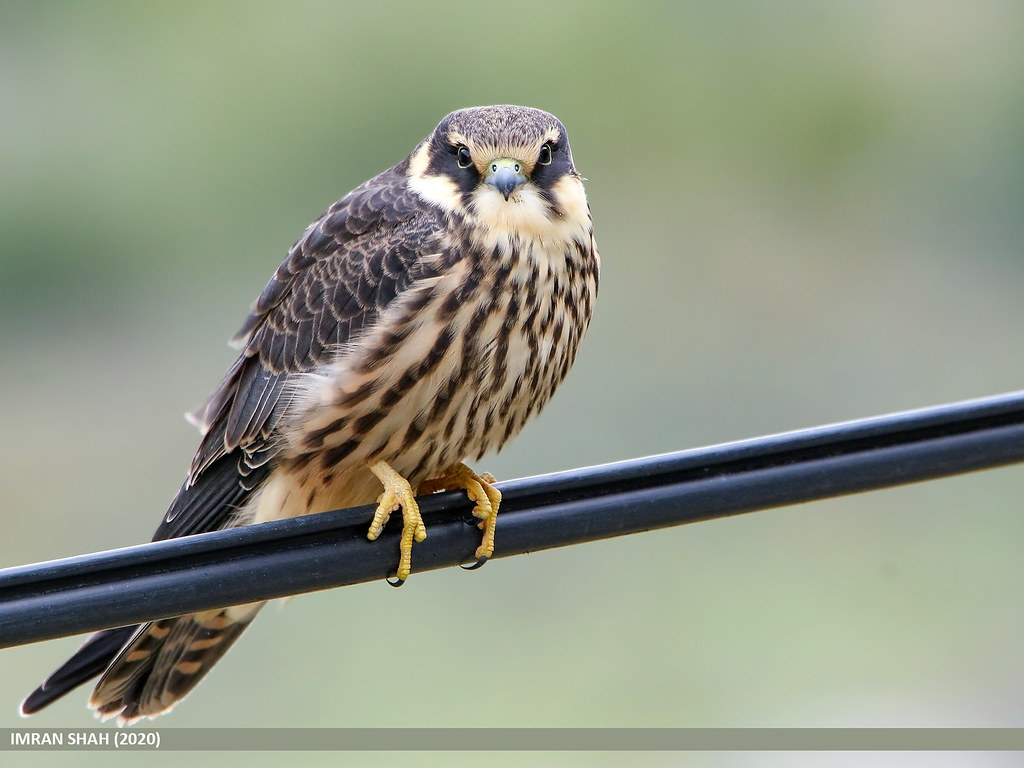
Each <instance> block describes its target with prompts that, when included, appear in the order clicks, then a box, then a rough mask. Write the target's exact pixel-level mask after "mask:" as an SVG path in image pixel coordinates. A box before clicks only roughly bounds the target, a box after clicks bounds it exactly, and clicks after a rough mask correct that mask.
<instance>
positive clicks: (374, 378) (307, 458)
mask: <svg viewBox="0 0 1024 768" xmlns="http://www.w3.org/2000/svg"><path fill="white" fill-rule="evenodd" d="M581 234H582V233H581ZM462 245H463V247H462V248H461V249H459V251H460V252H461V253H462V254H464V255H463V256H462V257H461V258H458V259H456V260H454V261H452V262H451V263H450V264H449V265H448V266H447V267H446V268H445V269H443V270H441V271H440V272H439V274H438V275H437V276H435V277H432V278H428V279H424V280H422V281H420V282H419V283H417V284H415V285H414V286H413V287H412V288H411V289H410V290H408V291H407V292H406V293H405V294H403V295H402V296H400V297H398V298H397V299H396V300H395V301H394V302H392V304H391V305H390V306H389V307H388V308H387V309H386V310H385V311H384V313H383V314H382V316H381V318H380V320H379V321H378V322H377V323H375V324H374V325H373V326H372V327H371V328H370V329H369V330H368V331H367V332H366V333H364V334H363V335H362V336H361V337H360V338H358V339H357V340H355V342H354V343H352V344H350V345H349V346H348V347H347V348H346V349H345V350H343V351H342V352H341V353H340V354H339V356H338V358H337V359H336V360H335V361H334V362H333V363H332V364H331V365H330V366H328V367H327V368H326V369H324V370H321V371H319V372H317V373H314V374H310V375H306V376H304V377H302V379H301V380H300V383H299V387H298V389H297V391H296V393H295V398H294V400H293V402H294V404H295V405H294V406H293V407H294V411H293V415H292V416H291V417H290V419H289V424H290V427H289V429H288V430H287V431H286V433H285V435H284V437H285V440H286V444H287V448H286V456H291V457H294V458H295V459H296V460H298V461H300V462H303V463H308V464H313V465H316V466H317V467H318V469H319V471H320V472H321V473H331V472H333V471H336V470H337V469H338V468H339V467H344V466H348V465H360V466H362V465H366V464H369V463H372V462H375V461H378V460H381V459H383V460H385V461H387V462H388V463H389V464H391V465H392V466H393V467H394V468H395V469H396V470H397V471H398V472H399V473H401V474H402V475H404V476H405V477H406V478H407V479H409V480H410V482H411V483H413V485H415V484H416V483H418V482H421V481H422V480H424V479H426V478H427V477H430V476H432V475H435V474H437V473H439V472H441V471H442V470H444V469H446V468H447V467H449V466H451V465H452V464H454V463H456V462H459V461H462V460H464V459H470V458H479V457H480V456H482V455H483V454H485V453H488V452H489V451H491V450H496V449H498V448H500V447H501V446H502V445H504V444H505V443H506V442H507V441H508V440H509V439H510V438H512V437H513V436H514V435H515V434H516V433H518V432H519V430H520V429H522V427H523V425H524V424H525V423H526V421H527V420H528V419H529V418H530V417H531V416H532V415H534V414H535V413H536V412H537V411H539V410H540V408H542V407H543V406H544V405H545V404H546V403H547V401H548V400H549V399H550V398H551V395H552V394H553V393H554V390H555V389H556V387H557V386H558V384H559V383H561V381H562V379H563V378H564V377H565V375H566V374H567V373H568V371H569V368H570V367H571V365H572V362H573V360H574V359H575V356H576V352H577V350H578V347H579V343H580V340H581V338H582V336H583V333H584V331H585V330H586V327H587V323H588V322H589V318H590V312H591V307H592V303H593V299H594V295H595V294H596V290H597V255H596V252H595V251H594V249H593V239H592V237H591V236H590V231H589V226H588V227H587V229H586V231H585V235H582V236H576V237H573V238H572V240H571V241H570V242H566V241H561V242H558V243H546V242H544V241H542V240H535V239H532V238H530V239H519V238H517V237H508V238H505V242H503V243H501V244H496V246H495V247H494V248H493V249H491V250H485V249H481V248H480V247H479V246H478V245H476V246H475V247H474V246H472V245H470V244H469V243H463V244H462ZM438 258H441V256H440V255H439V256H438Z"/></svg>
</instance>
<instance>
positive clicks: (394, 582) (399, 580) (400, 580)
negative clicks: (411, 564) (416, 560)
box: [384, 576, 405, 588]
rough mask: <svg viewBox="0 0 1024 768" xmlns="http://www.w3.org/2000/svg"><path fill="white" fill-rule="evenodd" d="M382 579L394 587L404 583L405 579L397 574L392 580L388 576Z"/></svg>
mask: <svg viewBox="0 0 1024 768" xmlns="http://www.w3.org/2000/svg"><path fill="white" fill-rule="evenodd" d="M384 581H386V582H387V583H388V584H390V585H391V586H392V587H395V588H398V587H400V586H402V585H403V584H405V579H400V578H398V577H397V576H396V577H395V579H394V581H392V580H391V577H390V576H389V577H388V578H386V579H384Z"/></svg>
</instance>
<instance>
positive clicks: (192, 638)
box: [21, 603, 264, 725]
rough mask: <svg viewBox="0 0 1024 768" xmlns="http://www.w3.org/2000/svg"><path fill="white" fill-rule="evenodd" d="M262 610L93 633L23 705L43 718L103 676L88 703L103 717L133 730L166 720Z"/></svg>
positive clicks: (239, 609)
mask: <svg viewBox="0 0 1024 768" xmlns="http://www.w3.org/2000/svg"><path fill="white" fill-rule="evenodd" d="M263 605H264V603H250V604H248V605H240V606H233V607H231V608H221V609H217V610H212V611H203V612H202V613H192V614H189V615H187V616H179V617H177V618H172V619H161V620H159V621H152V622H149V623H147V624H142V625H140V626H138V627H137V628H136V627H122V628H120V629H116V630H108V632H100V633H98V634H96V635H93V637H92V638H90V639H89V641H87V642H86V644H85V645H83V646H82V648H80V649H79V651H78V652H77V653H76V654H75V655H74V656H72V657H71V658H70V659H69V660H68V661H67V662H66V663H65V664H64V665H63V666H62V667H61V668H60V669H58V670H57V671H56V672H54V673H53V674H52V675H51V676H50V677H49V678H47V680H46V682H44V683H43V684H42V685H41V686H40V687H39V688H37V689H36V690H35V691H33V692H32V693H31V694H30V695H29V696H28V698H26V699H25V701H24V702H23V703H22V705H21V712H22V714H23V715H30V714H33V713H34V712H38V711H39V710H40V709H42V708H43V707H45V706H46V705H47V704H49V703H51V702H52V701H54V700H55V699H57V698H60V697H61V696H63V695H64V694H65V693H67V692H68V691H70V690H71V689H72V688H75V687H77V686H78V685H80V684H81V683H83V682H85V681H86V680H88V679H89V678H91V677H94V676H95V675H97V674H99V673H100V672H102V673H103V675H102V677H100V680H99V682H98V683H96V688H95V689H94V690H93V692H92V696H91V697H90V699H89V706H90V707H92V708H93V709H95V710H96V714H97V716H99V717H101V718H103V719H104V720H106V719H108V718H111V717H117V719H118V722H119V723H120V724H121V725H128V724H131V723H134V722H135V721H136V720H141V719H142V718H145V717H149V718H152V717H156V716H157V715H160V714H163V713H164V712H167V711H169V710H170V709H171V708H172V707H174V705H175V704H177V703H178V702H179V701H181V700H182V699H183V698H184V697H185V696H186V695H187V694H188V693H189V692H190V691H191V690H192V689H193V688H194V687H195V686H196V684H198V683H199V681H200V680H202V679H203V677H204V676H205V675H206V673H207V672H209V671H210V669H212V668H213V665H214V664H216V663H217V661H218V660H220V657H221V656H223V655H224V653H225V652H226V651H227V650H228V648H230V647H231V644H232V643H234V642H235V640H237V639H238V637H239V635H241V634H242V632H243V631H245V628H246V627H248V626H249V624H250V623H251V622H252V620H253V618H255V616H256V614H257V612H258V611H259V609H260V608H262V607H263ZM115 633H118V634H115ZM115 642H116V645H114V644H115Z"/></svg>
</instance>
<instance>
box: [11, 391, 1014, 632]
mask: <svg viewBox="0 0 1024 768" xmlns="http://www.w3.org/2000/svg"><path fill="white" fill-rule="evenodd" d="M1019 461H1024V392H1014V393H1009V394H1005V395H998V396H995V397H988V398H982V399H979V400H971V401H966V402H962V403H953V404H949V405H943V406H939V407H936V408H927V409H922V410H917V411H908V412H906V413H898V414H892V415H888V416H880V417H876V418H870V419H863V420H860V421H851V422H846V423H843V424H835V425H830V426H825V427H817V428H814V429H808V430H802V431H797V432H789V433H785V434H781V435H772V436H769V437H762V438H756V439H753V440H745V441H741V442H736V443H727V444H724V445H717V446H712V447H710V448H702V449H697V450H690V451H680V452H678V453H670V454H665V455H662V456H652V457H648V458H643V459H633V460H631V461H624V462H619V463H615V464H607V465H604V466H600V467H590V468H587V469H578V470H572V471H569V472H559V473H555V474H551V475H543V476H540V477H534V478H526V479H523V480H513V481H510V482H507V483H502V484H500V485H499V487H500V489H501V491H502V493H503V495H504V499H503V501H502V505H501V512H500V514H499V516H498V535H497V546H496V548H495V552H494V558H499V557H508V556H510V555H518V554H522V553H525V552H531V551H536V550H541V549H549V548H552V547H560V546H567V545H569V544H578V543H581V542H585V541H594V540H597V539H603V538H608V537H611V536H619V535H622V534H626V533H637V532H640V531H646V530H651V529H655V528H663V527H666V526H672V525H680V524H682V523H689V522H694V521H697V520H710V519H714V518H718V517H725V516H728V515H735V514H740V513H743V512H752V511H754V510H759V509H768V508H772V507H778V506H782V505H786V504H794V503H797V502H804V501H811V500H815V499H822V498H827V497H831V496H839V495H843V494H848V493H854V492H858V491H867V490H874V489H878V488H885V487H890V486H894V485H900V484H903V483H909V482H914V481H920V480H929V479H934V478H938V477H944V476H947V475H952V474H958V473H962V472H970V471H973V470H978V469H985V468H989V467H996V466H1001V465H1005V464H1011V463H1014V462H1019ZM372 511H373V508H372V507H359V508H355V509H349V510H340V511H335V512H325V513H323V514H318V515H308V516H305V517H299V518H295V519H292V520H284V521H280V522H273V523H264V524H262V525H254V526H248V527H245V528H237V529H233V530H228V531H217V532H214V533H206V534H200V535H197V536H188V537H184V538H179V539H170V540H167V541H158V542H153V543H150V544H143V545H140V546H137V547H128V548H125V549H119V550H112V551H109V552H99V553H95V554H89V555H82V556H79V557H72V558H67V559H64V560H55V561H52V562H47V563H40V564H35V565H26V566H21V567H16V568H8V569H6V570H3V571H0V647H8V646H12V645H19V644H22V643H30V642H35V641H39V640H46V639H50V638H54V637H61V636H64V635H72V634H78V633H81V632H87V631H93V630H98V629H103V628H107V627H116V626H123V625H128V624H136V623H139V622H142V621H149V620H152V619H157V618H163V617H167V616H177V615H181V614H184V613H190V612H192V611H198V610H206V609H210V608H220V607H223V606H226V605H236V604H240V603H248V602H253V601H257V600H265V599H269V598H274V597H283V596H286V595H291V594H298V593H301V592H310V591H313V590H318V589H327V588H330V587H337V586H343V585H347V584H355V583H359V582H364V581H372V580H375V579H383V578H385V577H387V576H388V574H390V573H392V572H393V571H394V570H395V568H396V567H397V562H398V537H399V530H400V527H401V523H400V520H396V521H393V522H392V523H391V524H389V525H388V527H387V529H386V530H385V532H384V533H383V534H382V535H381V537H380V538H379V539H378V541H376V542H369V541H367V539H366V529H367V525H368V524H369V521H370V519H371V517H372ZM421 511H422V513H423V516H424V519H425V521H426V524H427V530H428V536H427V539H426V540H425V541H424V542H422V543H419V544H416V545H415V548H414V553H413V565H414V570H415V571H426V570H431V569H435V568H445V567H450V566H453V565H456V564H458V563H469V562H472V561H473V559H474V558H473V552H474V550H475V549H476V546H477V545H478V544H479V539H480V532H479V531H478V530H477V529H476V527H475V526H474V525H473V524H472V523H474V522H475V521H474V520H473V518H472V516H471V505H470V504H469V503H468V502H467V500H466V497H465V495H464V494H463V493H445V494H438V495H435V496H431V497H429V498H425V499H422V501H421ZM395 517H396V518H398V517H400V516H399V515H395Z"/></svg>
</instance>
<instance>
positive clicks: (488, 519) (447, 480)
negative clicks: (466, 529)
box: [419, 464, 501, 570]
mask: <svg viewBox="0 0 1024 768" xmlns="http://www.w3.org/2000/svg"><path fill="white" fill-rule="evenodd" d="M494 482H496V481H495V479H494V475H492V474H491V473H490V472H481V473H480V474H477V473H476V472H474V471H473V470H472V469H470V468H469V467H467V466H466V465H465V464H455V465H454V466H452V467H449V468H448V469H447V470H446V471H445V472H444V473H443V474H442V475H440V476H438V477H435V478H431V479H430V480H427V481H426V482H424V483H421V484H420V486H419V491H420V493H421V494H422V493H434V492H436V491H448V490H454V489H456V488H461V489H462V490H464V491H465V492H466V495H467V496H469V498H470V500H471V501H473V503H474V504H475V505H476V506H474V507H473V517H472V518H471V519H469V520H467V521H466V522H467V523H469V524H471V525H472V524H475V525H476V527H477V528H479V529H480V530H482V531H483V532H484V535H483V541H482V542H481V544H480V546H479V547H478V548H477V550H476V559H477V561H476V563H475V564H474V565H472V566H469V567H467V566H463V567H464V568H466V569H467V570H474V569H476V568H479V567H480V566H481V565H483V564H484V563H485V562H487V559H488V558H489V557H490V556H491V555H492V554H494V529H495V525H496V523H497V519H498V518H497V516H498V507H499V505H500V504H501V491H499V490H498V489H497V488H495V487H494V486H493V485H492V483H494Z"/></svg>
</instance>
